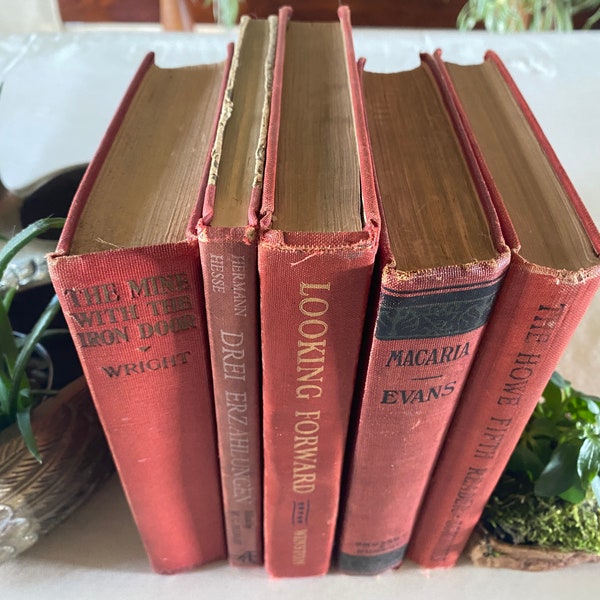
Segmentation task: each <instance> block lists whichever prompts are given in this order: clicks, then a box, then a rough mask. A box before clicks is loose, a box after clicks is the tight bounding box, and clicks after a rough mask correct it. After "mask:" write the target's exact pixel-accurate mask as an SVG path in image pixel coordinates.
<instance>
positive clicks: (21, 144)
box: [0, 26, 600, 600]
mask: <svg viewBox="0 0 600 600" xmlns="http://www.w3.org/2000/svg"><path fill="white" fill-rule="evenodd" d="M235 36H236V32H235V30H229V31H228V30H223V29H220V28H217V27H210V26H209V27H205V28H201V29H200V31H199V32H197V33H195V34H178V33H157V32H152V31H144V30H131V31H125V30H118V31H94V32H89V31H71V32H66V33H61V34H43V35H42V34H39V35H30V36H10V37H0V81H2V82H3V89H2V94H1V97H0V176H1V178H2V180H3V181H4V183H5V185H6V186H7V187H9V188H11V189H14V190H17V191H23V190H25V189H27V188H28V187H30V186H31V184H32V183H33V182H35V181H37V180H39V179H40V178H43V177H44V176H45V175H47V174H48V173H51V172H53V171H56V170H58V169H61V168H64V167H67V166H70V165H74V164H80V163H83V162H87V161H89V160H90V158H91V156H92V154H93V152H94V151H95V149H96V147H97V145H98V143H99V141H100V138H101V136H102V134H103V133H104V130H105V128H106V126H107V124H108V122H109V120H110V118H111V116H112V114H113V112H114V110H115V108H116V106H117V103H118V102H119V100H120V98H121V95H122V93H123V92H124V90H125V87H126V86H127V84H128V83H129V80H130V78H131V76H132V74H133V72H134V70H135V69H136V68H137V66H138V64H139V62H140V60H141V58H142V56H143V55H144V54H145V53H146V52H148V51H150V50H152V51H155V52H156V58H157V62H158V64H160V65H162V66H177V65H182V64H192V63H195V62H206V61H213V60H220V59H221V58H223V57H224V55H225V44H226V42H228V41H231V40H234V39H235ZM355 47H356V53H357V56H365V57H366V58H367V68H368V69H371V70H384V71H392V70H400V69H406V68H411V67H414V66H416V65H417V64H418V53H419V52H421V51H433V50H434V49H436V48H438V47H440V48H442V49H443V51H444V56H445V57H446V58H447V59H448V60H452V61H456V62H478V61H480V60H481V58H482V56H483V53H484V51H485V50H486V49H487V48H491V49H493V50H495V51H496V52H498V54H499V55H500V56H501V58H502V59H503V60H504V61H505V63H506V64H507V66H508V68H509V70H510V71H511V73H512V74H513V76H514V78H515V79H516V81H517V83H518V84H519V86H520V87H521V90H522V92H523V94H524V95H525V97H526V98H527V100H528V101H529V103H530V105H531V107H532V108H533V111H534V113H535V114H536V116H537V117H538V120H539V121H540V123H541V125H542V127H543V129H544V130H545V132H546V134H547V136H548V138H549V139H550V141H551V143H552V144H553V145H554V147H555V150H556V152H557V154H558V155H559V158H560V159H561V160H562V162H563V164H564V166H565V168H566V170H567V172H568V173H569V175H570V176H571V178H572V180H573V182H574V184H575V187H576V188H577V190H578V191H579V193H580V195H581V196H582V198H583V200H584V202H585V203H586V204H587V206H588V208H589V210H590V212H591V214H592V216H593V218H594V220H595V221H596V223H600V194H599V189H598V188H599V179H600V168H599V166H598V165H599V161H598V159H599V157H600V152H599V147H600V111H599V109H598V101H599V99H600V67H599V66H598V57H599V56H600V33H595V32H594V33H581V32H578V33H574V34H570V35H564V34H562V35H561V34H515V35H506V36H498V35H490V34H487V33H485V32H471V33H468V34H460V33H458V32H455V31H416V30H402V29H396V30H389V29H380V30H375V29H357V30H356V31H355ZM599 334H600V299H596V301H595V302H594V304H593V306H592V309H591V310H590V311H589V313H588V315H587V316H586V318H585V320H584V321H583V322H582V324H581V325H580V327H579V329H578V331H577V332H576V334H575V336H574V338H573V341H572V342H571V344H570V346H569V348H568V350H567V352H566V354H565V356H564V357H563V360H562V361H561V365H560V370H561V372H562V373H563V374H564V375H565V376H566V377H568V378H570V379H571V380H573V381H574V382H575V384H576V385H577V387H579V388H581V389H584V390H585V391H587V392H590V393H595V394H597V395H600V378H599V377H598V376H597V372H598V371H599V370H600V348H599V344H598V341H597V340H598V336H599ZM599 584H600V566H592V565H588V566H581V567H576V568H570V569H568V570H566V571H556V572H550V573H542V574H530V573H519V572H514V571H494V570H490V569H482V568H474V567H472V566H471V565H469V564H467V563H465V562H463V563H461V564H460V565H459V566H457V567H456V568H454V569H452V570H449V571H441V572H439V571H437V572H424V571H422V570H420V569H418V568H417V567H415V566H414V565H410V564H407V565H405V566H404V567H403V568H402V569H401V570H400V571H399V572H394V573H386V574H384V575H380V576H377V577H373V578H368V577H364V578H363V577H348V576H343V575H328V576H326V577H324V578H319V579H304V580H279V581H275V580H269V579H268V578H267V576H266V575H265V573H264V572H263V570H262V569H249V570H240V569H233V568H231V567H228V566H227V565H225V564H219V565H212V566H209V567H206V568H204V569H201V570H199V571H196V572H194V573H189V574H184V575H178V576H173V577H165V576H158V575H154V574H152V573H151V572H150V569H149V566H148V563H147V561H146V558H145V555H144V552H143V550H142V548H141V545H140V542H139V540H138V537H137V534H136V531H135V528H134V526H133V523H132V521H131V517H130V515H129V512H128V509H127V506H126V503H125V501H124V499H123V495H122V492H121V489H120V486H119V484H118V481H117V480H116V479H113V480H112V481H111V482H110V483H109V484H108V485H106V486H105V487H104V488H103V489H101V490H100V491H99V492H98V493H97V494H96V495H95V496H94V497H93V498H92V500H91V501H90V502H89V503H88V504H87V505H86V506H84V507H83V508H82V509H80V510H79V511H78V512H77V513H76V514H75V515H74V516H72V517H71V518H70V519H69V520H68V521H67V522H66V523H65V524H63V525H62V526H60V527H59V528H57V529H56V530H54V531H53V532H52V533H50V534H49V535H48V536H47V537H46V538H44V539H43V540H41V541H40V542H39V543H38V544H37V545H36V546H34V547H33V548H32V549H31V550H30V551H28V552H27V553H26V554H24V555H23V556H21V557H19V559H18V560H15V561H13V562H11V563H8V564H5V565H0V597H1V598H2V600H4V599H6V600H12V599H13V598H14V599H15V600H16V599H19V600H25V599H29V598H31V599H33V598H36V599H43V600H49V599H55V598H56V599H58V598H60V599H61V600H70V599H77V600H81V599H86V600H92V599H95V598H103V599H104V598H115V599H120V598H127V599H129V600H135V599H141V598H162V599H167V598H178V599H185V598H276V597H277V598H347V599H349V598H371V597H373V598H379V599H384V598H411V599H413V600H416V599H420V598H427V599H428V598H434V597H435V598H441V599H442V598H443V599H444V600H451V599H454V598H455V599H461V600H462V599H470V598H478V599H479V598H485V599H486V600H493V599H506V598H511V599H513V600H517V599H519V598H523V599H525V598H527V599H529V598H531V597H532V594H534V595H535V597H537V598H569V597H573V598H577V599H578V600H584V599H586V598H596V597H597V594H598V585H599Z"/></svg>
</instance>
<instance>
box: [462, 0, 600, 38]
mask: <svg viewBox="0 0 600 600" xmlns="http://www.w3.org/2000/svg"><path fill="white" fill-rule="evenodd" d="M592 10H593V11H595V12H594V13H593V14H592V15H591V16H590V17H589V18H588V19H587V21H586V22H585V24H584V29H589V28H591V27H592V25H593V24H594V23H596V21H598V20H599V19H600V1H599V0H469V1H468V2H467V3H466V4H465V5H464V6H463V7H462V9H461V11H460V13H459V15H458V18H457V21H456V24H457V27H458V29H460V30H463V31H465V30H470V29H474V28H475V27H476V26H477V25H478V24H480V23H481V24H483V26H484V27H485V29H487V30H488V31H495V32H498V33H504V32H508V31H525V30H526V29H529V30H531V31H549V30H556V31H571V30H572V29H573V17H574V16H575V15H577V14H579V13H581V12H583V11H592Z"/></svg>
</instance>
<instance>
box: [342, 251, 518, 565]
mask: <svg viewBox="0 0 600 600" xmlns="http://www.w3.org/2000/svg"><path fill="white" fill-rule="evenodd" d="M507 262H508V261H507V258H506V256H504V257H503V258H499V259H498V261H497V262H495V263H494V262H491V261H490V263H489V264H477V265H472V266H471V268H467V269H465V270H462V272H461V269H459V268H457V269H453V270H451V269H431V270H429V272H428V273H421V274H419V275H414V276H412V277H410V278H408V279H407V278H402V277H400V274H398V273H395V272H394V271H393V270H390V269H384V274H383V280H382V284H381V292H380V296H379V301H378V306H377V307H376V310H377V319H376V323H375V329H374V332H373V339H372V343H371V346H370V351H369V353H368V356H367V357H366V359H365V363H366V375H365V380H364V388H363V392H362V394H361V397H360V406H359V408H358V417H357V422H356V423H355V424H354V426H355V427H356V439H355V440H354V441H353V443H352V444H351V445H350V451H349V457H348V460H349V463H350V466H349V469H348V476H347V481H346V487H347V489H346V491H345V498H344V504H343V509H342V519H341V522H340V542H339V556H338V566H339V568H340V569H341V570H343V571H345V572H348V573H360V574H373V573H378V572H381V571H384V570H386V569H390V568H393V567H396V566H398V565H399V564H400V563H401V562H402V559H403V557H404V553H405V550H406V547H407V544H408V540H409V537H410V534H411V532H412V529H413V526H414V523H415V519H416V515H417V511H418V508H419V506H420V503H421V501H422V497H423V494H424V491H425V487H426V485H427V482H428V480H429V477H430V475H431V471H432V469H433V465H434V464H435V459H436V458H437V455H438V452H439V448H440V445H441V443H442V441H443V438H444V435H445V433H446V430H447V427H448V423H449V422H450V419H451V417H452V414H453V412H454V409H455V407H456V404H457V402H458V400H459V398H460V393H461V390H462V387H463V384H464V381H465V379H466V377H467V374H468V372H469V369H470V367H471V364H472V363H473V359H474V357H475V354H476V351H477V346H478V343H479V340H480V338H481V335H482V333H483V330H484V328H485V324H486V322H487V318H488V316H489V313H490V310H491V307H492V305H493V302H494V299H495V297H496V294H497V291H498V289H499V287H500V284H501V281H502V276H503V273H504V271H505V268H506V265H507Z"/></svg>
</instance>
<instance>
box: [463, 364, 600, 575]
mask: <svg viewBox="0 0 600 600" xmlns="http://www.w3.org/2000/svg"><path fill="white" fill-rule="evenodd" d="M469 554H470V556H471V558H472V560H473V561H474V562H475V563H476V564H480V565H486V566H498V567H509V568H517V569H523V570H543V569H550V568H556V567H563V566H566V565H569V564H574V563H578V562H600V398H597V397H595V396H590V395H588V394H584V393H582V392H579V391H577V390H576V389H575V388H573V387H572V385H571V383H570V382H568V381H566V380H565V379H563V378H562V377H561V376H560V375H559V374H557V373H555V374H554V375H553V377H552V379H551V380H550V382H549V383H548V385H547V386H546V389H545V391H544V394H543V397H542V399H541V400H540V402H539V403H538V404H537V406H536V408H535V410H534V413H533V415H532V416H531V418H530V420H529V422H528V424H527V426H526V428H525V430H524V431H523V434H522V435H521V438H520V440H519V443H518V445H517V447H516V448H515V450H514V452H513V454H512V456H511V459H510V461H509V463H508V465H507V468H506V470H505V472H504V474H503V475H502V477H501V479H500V481H499V482H498V484H497V486H496V489H495V490H494V493H493V494H492V496H491V498H490V500H489V501H488V503H487V506H486V508H485V510H484V513H483V515H482V519H481V522H480V527H479V530H478V531H477V532H476V534H475V536H474V539H473V543H472V545H471V547H470V550H469Z"/></svg>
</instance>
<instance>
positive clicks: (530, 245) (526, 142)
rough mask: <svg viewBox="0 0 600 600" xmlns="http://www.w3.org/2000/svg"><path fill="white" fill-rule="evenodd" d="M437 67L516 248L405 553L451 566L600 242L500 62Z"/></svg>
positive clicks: (578, 301) (576, 310) (582, 299)
mask: <svg viewBox="0 0 600 600" xmlns="http://www.w3.org/2000/svg"><path fill="white" fill-rule="evenodd" d="M436 63H437V65H438V67H439V72H440V74H441V77H442V80H443V85H442V90H443V93H444V94H445V96H446V98H447V100H448V102H451V103H453V104H454V105H455V106H456V108H457V110H458V114H459V116H460V120H461V122H462V123H463V124H464V126H465V128H466V130H467V132H468V133H469V137H470V142H471V145H472V146H473V148H474V151H475V153H476V155H477V157H478V160H479V162H480V165H481V168H482V172H483V175H484V177H485V180H486V182H487V185H488V187H489V189H490V190H491V192H492V198H493V201H494V204H495V206H496V210H497V212H498V215H499V218H500V222H501V226H502V230H503V232H504V237H505V239H506V241H507V243H508V244H509V246H510V247H511V249H512V256H511V263H510V267H509V270H508V272H507V275H506V278H505V282H504V284H503V286H502V289H501V291H500V294H499V296H498V300H497V302H496V305H495V307H494V310H493V313H492V315H491V318H490V322H489V325H488V329H487V331H486V333H485V336H484V339H483V340H482V343H481V346H480V349H479V352H478V355H477V359H476V362H475V364H474V366H473V369H472V371H471V374H470V375H469V379H468V381H467V383H466V385H465V390H464V392H463V396H462V398H461V401H460V404H459V406H458V408H457V411H456V413H455V416H454V418H453V420H452V423H451V426H450V430H449V433H448V436H447V439H446V440H445V443H444V447H443V450H442V453H441V454H440V458H439V461H438V463H437V465H436V467H435V471H434V475H433V477H432V480H431V483H430V485H429V487H428V490H427V492H426V498H425V501H424V504H423V507H422V510H421V511H420V514H419V520H418V524H417V527H416V528H415V532H414V535H413V538H412V540H411V542H410V545H409V550H408V553H409V554H408V555H409V557H410V558H411V559H413V560H414V561H416V562H417V563H419V564H421V565H423V566H426V567H449V566H452V565H454V564H455V562H456V560H457V559H458V557H459V556H460V553H461V551H462V550H463V548H464V546H465V544H466V542H467V540H468V538H469V536H470V534H471V531H472V530H473V528H474V527H475V525H476V523H477V521H478V520H479V517H480V515H481V513H482V511H483V508H484V506H485V503H486V502H487V499H488V498H489V496H490V495H491V493H492V491H493V489H494V487H495V485H496V483H497V481H498V479H499V478H500V475H501V474H502V471H503V470H504V468H505V466H506V464H507V462H508V459H509V457H510V455H511V453H512V451H513V449H514V447H515V446H516V444H517V442H518V440H519V437H520V435H521V433H522V430H523V428H524V427H525V425H526V423H527V420H528V419H529V416H530V415H531V412H532V411H533V409H534V408H535V405H536V403H537V402H538V401H539V398H540V397H541V394H542V391H543V389H544V386H545V385H546V383H547V382H548V380H549V378H550V377H551V375H552V372H553V371H554V369H555V367H556V365H557V363H558V360H559V358H560V356H561V354H562V352H563V350H564V349H565V347H566V345H567V343H568V341H569V339H570V338H571V335H572V334H573V332H574V330H575V328H576V327H577V324H578V322H579V321H580V319H581V317H582V316H583V314H584V312H585V311H586V309H587V307H588V305H589V303H590V301H591V300H592V298H593V296H594V294H595V293H596V291H597V289H598V285H599V283H600V259H599V257H598V252H599V250H600V236H599V234H598V231H597V229H596V227H595V226H594V224H593V222H592V220H591V218H590V216H589V214H588V213H587V211H586V209H585V208H584V206H583V204H582V202H581V200H580V199H579V197H578V196H577V193H576V191H575V189H574V187H573V185H572V183H571V182H570V181H569V179H568V177H567V175H566V174H565V172H564V170H563V168H562V167H561V165H560V163H559V161H558V159H557V157H556V155H555V153H554V152H553V150H552V148H551V146H550V144H549V142H548V140H547V139H546V137H545V136H544V134H543V133H542V130H541V128H540V126H539V124H538V123H537V121H536V120H535V117H534V116H533V114H532V112H531V110H530V108H529V107H528V106H527V104H526V102H525V100H524V98H523V96H522V95H521V94H520V92H519V90H518V89H517V86H516V84H515V83H514V81H513V80H512V79H511V77H510V75H509V73H508V71H507V70H506V68H505V67H504V65H503V64H502V62H501V61H500V59H499V58H498V57H497V56H496V55H495V54H493V53H488V54H487V55H486V59H485V61H484V62H483V63H482V64H479V65H468V66H457V65H450V64H448V65H445V64H444V63H443V61H442V59H441V56H440V54H439V53H438V54H437V56H436Z"/></svg>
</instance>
